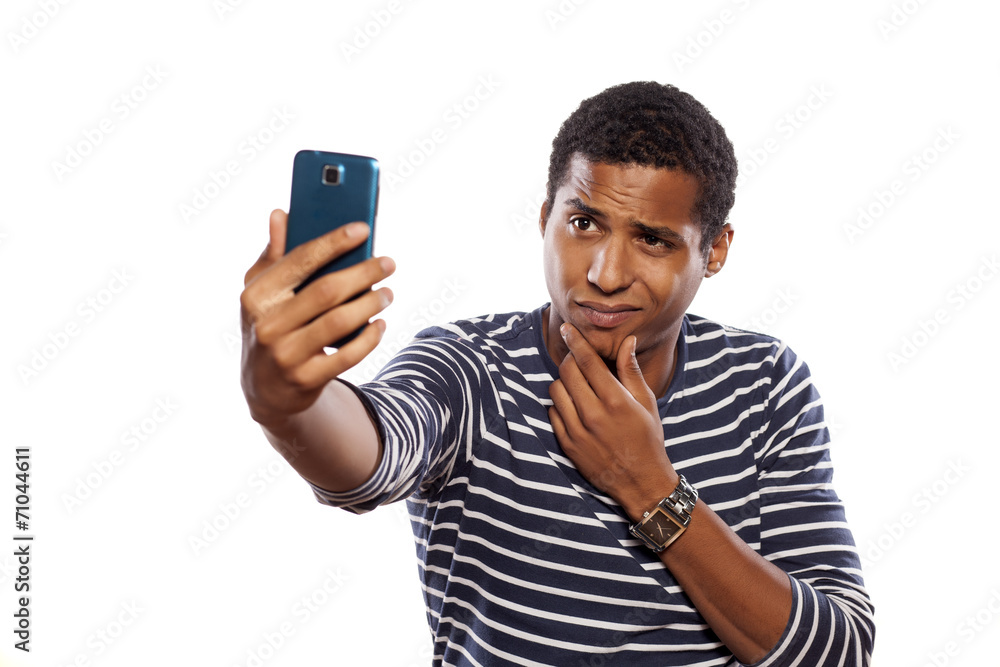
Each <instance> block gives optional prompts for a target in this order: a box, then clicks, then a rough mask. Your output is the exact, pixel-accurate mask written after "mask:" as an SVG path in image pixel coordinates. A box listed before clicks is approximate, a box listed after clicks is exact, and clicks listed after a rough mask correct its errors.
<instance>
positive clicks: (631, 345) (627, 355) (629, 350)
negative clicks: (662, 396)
mask: <svg viewBox="0 0 1000 667" xmlns="http://www.w3.org/2000/svg"><path fill="white" fill-rule="evenodd" d="M637 344H638V341H637V339H636V337H635V336H629V337H628V338H626V339H625V340H624V341H623V342H622V344H621V345H620V346H619V348H618V359H617V360H616V361H617V366H618V381H619V382H621V383H622V385H623V386H624V387H625V388H626V389H628V391H629V393H630V394H632V397H633V398H635V400H637V401H639V402H640V403H642V405H643V406H645V407H646V409H655V408H656V397H655V396H653V391H652V390H651V389H650V388H649V385H647V384H646V379H645V378H644V377H643V376H642V368H640V367H639V360H638V359H637V358H636V356H635V347H636V345H637Z"/></svg>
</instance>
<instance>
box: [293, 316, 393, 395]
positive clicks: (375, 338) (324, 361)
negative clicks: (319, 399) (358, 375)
mask: <svg viewBox="0 0 1000 667" xmlns="http://www.w3.org/2000/svg"><path fill="white" fill-rule="evenodd" d="M384 333H385V320H375V321H374V322H372V323H371V324H370V325H368V326H367V327H365V330H364V331H362V332H361V334H360V335H359V336H358V337H357V338H355V339H354V340H352V341H351V342H350V343H348V344H347V345H344V347H341V348H339V349H338V350H337V351H336V352H334V353H332V354H325V353H322V352H320V353H318V354H316V355H314V356H313V357H312V358H310V359H309V360H308V361H306V362H305V363H304V364H302V365H301V366H300V367H299V368H298V369H296V376H297V377H296V379H297V381H298V382H301V383H302V386H303V387H306V388H318V387H322V386H324V385H326V383H327V382H330V381H331V380H333V379H335V378H337V377H339V376H340V375H341V374H342V373H343V372H344V371H346V370H348V369H350V368H353V367H354V366H356V365H357V364H358V363H360V362H361V360H362V359H364V358H365V357H367V356H368V355H369V354H371V352H372V350H374V349H375V347H376V346H377V345H378V344H379V341H380V340H382V335H383V334H384Z"/></svg>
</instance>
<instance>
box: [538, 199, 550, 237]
mask: <svg viewBox="0 0 1000 667" xmlns="http://www.w3.org/2000/svg"><path fill="white" fill-rule="evenodd" d="M548 221H549V206H548V202H542V208H541V210H540V211H539V212H538V231H540V232H541V233H542V238H545V223H546V222H548Z"/></svg>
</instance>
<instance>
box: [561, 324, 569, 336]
mask: <svg viewBox="0 0 1000 667" xmlns="http://www.w3.org/2000/svg"><path fill="white" fill-rule="evenodd" d="M568 332H569V324H567V323H566V322H563V323H562V324H560V325H559V335H560V336H562V337H563V338H565V337H566V334H567V333H568Z"/></svg>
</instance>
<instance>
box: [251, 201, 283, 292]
mask: <svg viewBox="0 0 1000 667" xmlns="http://www.w3.org/2000/svg"><path fill="white" fill-rule="evenodd" d="M287 225H288V215H287V214H286V213H285V212H284V211H282V210H281V209H278V208H276V209H274V210H273V211H271V218H270V220H269V221H268V241H267V245H266V246H264V250H263V252H261V253H260V257H258V258H257V261H256V262H254V264H253V266H251V267H250V269H249V270H248V271H247V272H246V275H245V276H243V286H244V287H246V286H247V285H249V284H250V283H251V281H253V279H254V278H256V277H257V275H258V274H260V273H261V272H262V271H264V270H265V269H266V268H268V267H269V266H271V265H272V264H274V263H275V262H276V261H278V260H279V259H281V256H282V255H284V254H285V235H286V232H287Z"/></svg>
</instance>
